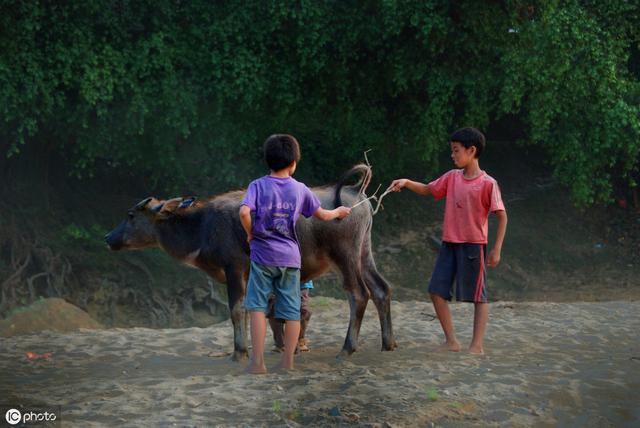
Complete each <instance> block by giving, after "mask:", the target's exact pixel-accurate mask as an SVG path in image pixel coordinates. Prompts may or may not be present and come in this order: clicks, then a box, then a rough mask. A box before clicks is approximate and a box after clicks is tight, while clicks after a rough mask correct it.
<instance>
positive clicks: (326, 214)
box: [313, 207, 351, 221]
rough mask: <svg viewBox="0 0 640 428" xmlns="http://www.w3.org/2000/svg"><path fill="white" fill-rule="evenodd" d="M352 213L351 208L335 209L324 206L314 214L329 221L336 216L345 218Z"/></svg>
mask: <svg viewBox="0 0 640 428" xmlns="http://www.w3.org/2000/svg"><path fill="white" fill-rule="evenodd" d="M349 214H351V208H347V207H338V208H335V209H333V210H325V209H324V208H318V209H317V210H316V212H315V213H313V216H314V217H315V218H317V219H320V220H323V221H329V220H333V219H336V218H345V217H346V216H348V215H349Z"/></svg>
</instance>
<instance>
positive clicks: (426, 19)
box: [0, 0, 640, 204]
mask: <svg viewBox="0 0 640 428" xmlns="http://www.w3.org/2000/svg"><path fill="white" fill-rule="evenodd" d="M1 4H2V6H1V10H0V12H1V13H0V43H1V46H2V49H1V51H0V84H1V85H2V91H0V115H1V116H2V119H3V120H2V122H1V123H0V133H1V135H2V142H1V143H2V145H3V147H4V150H5V151H6V152H7V153H8V154H13V155H15V154H17V153H19V151H20V148H21V147H22V145H23V144H25V143H26V144H31V143H32V142H34V141H47V142H48V143H49V144H52V145H53V147H54V149H55V150H58V151H60V152H62V153H64V155H65V156H66V157H67V158H68V159H69V161H70V165H72V166H73V173H75V174H76V175H79V176H89V175H94V174H105V173H109V172H110V171H113V172H122V171H125V170H127V169H130V170H134V171H136V172H137V173H139V174H142V175H144V176H148V177H149V178H150V179H151V180H153V181H158V180H159V181H160V182H162V183H165V184H167V185H173V186H175V187H181V188H184V187H185V185H186V184H187V183H188V186H189V187H190V188H191V189H196V190H200V189H202V190H204V189H210V188H216V187H219V188H223V187H228V186H238V185H240V184H243V183H245V182H246V181H247V180H248V179H249V178H251V177H252V176H253V175H255V174H257V173H258V172H259V171H260V170H261V169H262V168H263V167H262V165H261V164H260V160H259V159H260V156H259V147H260V144H261V142H262V141H263V140H264V139H265V138H266V136H268V135H269V134H270V133H273V132H290V133H293V134H294V135H296V136H298V137H299V139H300V141H301V143H302V151H303V159H304V168H301V173H302V174H303V178H305V177H313V179H312V180H311V181H316V182H318V181H323V180H325V179H331V178H335V176H336V174H337V173H338V172H339V171H341V170H342V169H343V168H345V167H346V166H347V165H349V164H351V163H353V162H355V161H357V160H360V159H361V158H362V152H363V151H364V150H367V149H370V148H371V149H373V151H372V153H371V154H370V158H371V159H372V161H373V163H374V165H375V168H376V170H377V174H379V176H380V178H383V177H386V178H390V177H393V176H396V175H400V174H404V173H405V172H406V171H409V170H410V171H419V170H420V171H423V174H424V177H422V178H426V177H429V176H431V175H432V174H433V173H434V172H435V171H436V168H437V159H438V156H439V154H441V153H442V152H443V151H444V150H447V149H446V145H445V142H446V138H447V136H448V135H449V133H450V132H451V131H452V130H453V129H455V128H456V127H459V126H464V125H470V124H471V125H475V126H478V127H481V128H485V129H486V128H487V127H488V126H489V125H490V124H491V123H492V121H494V120H497V119H500V118H501V117H517V118H518V119H519V122H521V123H523V124H524V126H525V129H523V130H522V132H521V135H524V138H523V141H522V142H523V143H528V144H536V145H541V146H543V147H544V148H545V150H546V151H547V153H548V158H549V161H550V163H551V165H552V166H553V168H554V170H555V172H556V174H557V176H558V177H559V179H560V180H561V181H563V182H564V183H566V184H567V185H568V187H569V188H570V189H571V191H572V194H573V195H574V197H575V199H576V201H577V202H579V203H586V204H588V203H594V202H604V201H607V200H608V198H609V197H610V194H611V185H612V184H611V183H612V182H613V181H614V180H624V181H626V182H632V181H633V178H632V177H633V174H634V171H635V173H636V174H637V169H638V161H639V158H640V119H639V117H640V111H639V107H638V106H639V100H640V85H639V83H638V82H639V76H638V70H639V69H640V67H639V66H638V54H637V51H638V43H639V42H640V35H639V30H638V28H640V18H639V17H640V6H639V5H638V4H637V3H636V2H627V1H623V0H619V1H613V2H606V4H605V3H603V2H597V1H555V2H547V1H544V2H542V1H539V2H535V1H529V2H525V1H503V2H498V1H490V2H473V1H455V2H449V1H438V0H426V1H393V0H379V1H362V2H334V1H310V0H303V1H299V2H290V1H279V0H271V1H254V2H244V1H243V2H240V1H224V2H211V1H197V0H193V1H179V0H172V1H169V0H165V1H154V2H144V1H135V2H133V1H125V0H120V1H101V0H88V1H85V2H71V3H69V4H67V3H64V4H61V3H59V2H45V1H40V2H35V1H34V2H16V1H3V2H2V3H1ZM634 52H636V54H635V56H634ZM635 177H636V180H637V175H636V176H635Z"/></svg>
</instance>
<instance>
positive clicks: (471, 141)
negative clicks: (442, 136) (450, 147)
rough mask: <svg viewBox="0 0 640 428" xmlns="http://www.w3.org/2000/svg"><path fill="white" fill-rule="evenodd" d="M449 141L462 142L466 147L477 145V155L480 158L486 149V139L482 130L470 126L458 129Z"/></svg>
mask: <svg viewBox="0 0 640 428" xmlns="http://www.w3.org/2000/svg"><path fill="white" fill-rule="evenodd" d="M449 143H460V144H461V145H463V146H464V148H465V149H469V148H471V147H475V148H476V153H475V157H476V158H479V157H480V155H481V154H482V152H483V151H484V146H485V139H484V135H483V134H482V132H480V131H478V130H477V129H476V128H471V127H468V128H461V129H458V130H457V131H455V132H454V133H453V134H451V138H449Z"/></svg>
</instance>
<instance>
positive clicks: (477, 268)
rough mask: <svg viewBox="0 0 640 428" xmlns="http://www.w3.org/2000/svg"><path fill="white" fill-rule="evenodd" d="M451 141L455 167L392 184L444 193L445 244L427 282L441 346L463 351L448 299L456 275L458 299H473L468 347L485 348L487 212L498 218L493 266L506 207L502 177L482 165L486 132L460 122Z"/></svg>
mask: <svg viewBox="0 0 640 428" xmlns="http://www.w3.org/2000/svg"><path fill="white" fill-rule="evenodd" d="M450 145H451V158H452V159H453V163H454V164H455V166H456V167H457V168H459V169H453V170H451V171H449V172H447V173H445V174H444V175H442V176H441V177H440V178H438V179H437V180H434V181H432V182H430V183H428V184H424V183H420V182H416V181H411V180H408V179H406V178H401V179H398V180H394V181H393V182H392V183H391V185H390V186H389V189H390V190H392V191H395V192H399V191H400V190H401V189H402V188H407V189H409V190H411V191H413V192H415V193H417V194H419V195H425V196H427V195H433V197H434V198H435V199H442V198H446V203H445V211H444V226H443V233H442V246H441V248H440V252H439V254H438V260H437V261H436V267H435V269H434V271H433V274H432V276H431V281H430V282H429V294H430V295H431V300H432V302H433V306H434V308H435V311H436V314H437V315H438V320H439V321H440V325H441V326H442V330H443V331H444V335H445V343H444V344H443V349H446V350H449V351H454V352H458V351H460V343H459V342H458V340H457V339H456V334H455V330H454V328H453V321H452V319H451V312H450V311H449V305H448V303H447V301H450V300H451V296H452V292H453V284H454V279H455V292H456V293H455V294H456V300H458V301H465V302H473V303H474V305H475V314H474V319H473V338H472V339H471V344H470V345H469V352H470V353H472V354H483V353H484V349H483V340H484V333H485V329H486V326H487V319H488V318H489V307H488V305H487V294H486V272H485V269H484V266H485V256H486V251H487V236H488V229H489V227H488V223H489V213H495V215H496V217H497V218H498V228H497V231H496V239H495V243H494V246H493V249H492V250H491V251H490V252H489V256H488V257H487V258H486V265H487V266H489V267H496V266H497V265H498V263H500V253H501V251H502V243H503V241H504V236H505V232H506V230H507V213H506V211H505V209H504V204H503V202H502V197H501V196H500V188H499V187H498V183H497V182H496V180H494V179H493V178H492V177H490V176H489V175H488V174H487V173H486V172H484V171H483V170H481V169H480V164H479V160H478V159H479V158H480V155H481V154H482V152H483V151H484V148H485V138H484V135H482V133H481V132H480V131H478V130H477V129H475V128H462V129H459V130H457V131H456V132H454V133H453V134H452V135H451V138H450Z"/></svg>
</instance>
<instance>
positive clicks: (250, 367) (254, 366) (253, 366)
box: [244, 362, 267, 375]
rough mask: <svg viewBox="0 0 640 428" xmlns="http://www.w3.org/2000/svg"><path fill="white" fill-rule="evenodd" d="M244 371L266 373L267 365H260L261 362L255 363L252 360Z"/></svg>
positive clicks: (257, 373) (254, 373)
mask: <svg viewBox="0 0 640 428" xmlns="http://www.w3.org/2000/svg"><path fill="white" fill-rule="evenodd" d="M244 372H245V373H247V374H252V375H260V374H266V373H267V367H266V366H265V365H264V363H262V364H261V365H260V364H253V362H251V363H249V365H248V366H247V368H246V369H245V371H244Z"/></svg>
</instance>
